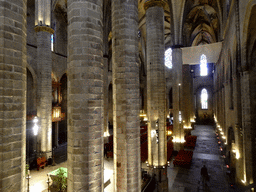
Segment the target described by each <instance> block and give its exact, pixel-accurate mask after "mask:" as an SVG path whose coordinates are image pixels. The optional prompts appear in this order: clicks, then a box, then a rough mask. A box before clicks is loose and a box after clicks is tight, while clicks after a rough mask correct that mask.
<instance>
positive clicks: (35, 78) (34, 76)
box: [26, 62, 37, 89]
mask: <svg viewBox="0 0 256 192" xmlns="http://www.w3.org/2000/svg"><path fill="white" fill-rule="evenodd" d="M26 67H27V70H29V72H30V73H31V75H32V77H33V81H34V88H35V89H36V88H37V75H36V72H35V70H34V69H33V68H32V67H31V65H30V64H29V63H28V62H26Z"/></svg>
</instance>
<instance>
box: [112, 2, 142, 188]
mask: <svg viewBox="0 0 256 192" xmlns="http://www.w3.org/2000/svg"><path fill="white" fill-rule="evenodd" d="M112 34H113V39H112V50H113V52H112V58H113V103H114V106H113V125H114V191H115V192H132V191H133V192H138V191H141V182H140V180H141V176H140V175H141V163H140V161H141V159H140V121H139V109H140V108H139V107H140V106H139V60H138V59H139V57H138V56H139V55H138V54H139V52H138V37H137V34H138V1H137V0H130V1H120V0H113V1H112Z"/></svg>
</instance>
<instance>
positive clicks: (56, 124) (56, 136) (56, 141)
mask: <svg viewBox="0 0 256 192" xmlns="http://www.w3.org/2000/svg"><path fill="white" fill-rule="evenodd" d="M58 140H59V121H56V122H55V144H56V147H58V146H59V141H58Z"/></svg>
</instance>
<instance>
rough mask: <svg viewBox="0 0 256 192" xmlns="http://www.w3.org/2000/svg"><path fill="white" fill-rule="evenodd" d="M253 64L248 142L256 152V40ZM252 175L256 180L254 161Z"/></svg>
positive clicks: (250, 83) (250, 70)
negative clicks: (249, 140) (249, 139)
mask: <svg viewBox="0 0 256 192" xmlns="http://www.w3.org/2000/svg"><path fill="white" fill-rule="evenodd" d="M250 59H251V61H250V63H251V65H250V68H249V74H250V77H249V86H250V93H249V94H250V105H251V114H250V115H251V143H250V142H249V143H248V144H249V145H251V150H252V151H251V153H252V154H256V146H255V144H256V138H255V137H256V131H255V130H254V128H255V126H256V119H255V118H256V100H255V98H256V42H254V45H253V49H252V52H251V58H250ZM254 158H255V156H252V159H251V161H252V162H253V161H254ZM252 169H253V171H252V174H253V175H252V177H253V180H254V181H256V165H255V164H254V163H252Z"/></svg>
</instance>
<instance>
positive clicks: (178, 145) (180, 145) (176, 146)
mask: <svg viewBox="0 0 256 192" xmlns="http://www.w3.org/2000/svg"><path fill="white" fill-rule="evenodd" d="M173 149H174V150H175V151H179V150H182V149H184V143H173Z"/></svg>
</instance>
